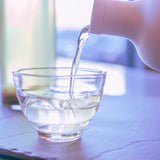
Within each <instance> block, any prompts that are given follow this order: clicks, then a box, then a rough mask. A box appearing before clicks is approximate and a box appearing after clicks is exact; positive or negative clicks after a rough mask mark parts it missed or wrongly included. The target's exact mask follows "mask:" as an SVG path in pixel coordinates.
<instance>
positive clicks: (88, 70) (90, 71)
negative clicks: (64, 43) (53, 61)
mask: <svg viewBox="0 0 160 160" xmlns="http://www.w3.org/2000/svg"><path fill="white" fill-rule="evenodd" d="M58 69H59V70H65V69H67V70H68V69H70V71H71V69H72V67H36V68H21V69H18V70H16V71H13V75H21V76H34V77H61V78H67V77H95V76H96V77H97V76H102V75H103V76H105V75H106V73H107V72H106V71H105V70H101V69H94V68H82V67H78V71H84V72H86V73H85V74H84V73H83V74H76V75H71V74H70V73H71V72H70V73H69V74H64V75H59V74H58V75H54V74H46V75H45V74H35V73H34V74H32V73H26V72H25V71H32V70H58Z"/></svg>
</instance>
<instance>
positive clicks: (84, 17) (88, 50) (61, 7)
mask: <svg viewBox="0 0 160 160" xmlns="http://www.w3.org/2000/svg"><path fill="white" fill-rule="evenodd" d="M55 2H56V54H57V56H63V57H69V58H73V57H74V55H75V51H76V45H77V38H78V36H79V33H80V31H81V29H82V28H83V27H85V26H86V25H88V24H89V23H90V19H91V10H92V6H93V0H67V1H66V0H56V1H55ZM81 59H83V60H87V61H95V62H104V63H112V64H120V65H125V66H129V67H137V68H144V67H145V66H144V64H143V62H142V61H141V60H140V59H139V57H138V55H137V53H136V50H135V47H134V46H133V45H132V44H131V43H130V42H129V41H128V40H127V39H125V38H122V37H114V36H110V35H93V34H90V36H89V38H88V40H87V42H86V44H85V46H84V48H83V51H82V54H81Z"/></svg>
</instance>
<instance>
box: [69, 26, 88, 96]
mask: <svg viewBox="0 0 160 160" xmlns="http://www.w3.org/2000/svg"><path fill="white" fill-rule="evenodd" d="M89 33H90V25H87V26H86V27H84V28H83V29H82V30H81V32H80V34H79V37H78V40H77V49H76V54H75V57H74V59H73V63H72V69H71V81H70V88H69V93H70V95H71V98H72V93H73V90H74V81H75V78H74V75H76V74H77V69H78V66H79V61H80V56H81V52H82V49H83V46H84V44H85V43H86V41H87V39H88V37H89Z"/></svg>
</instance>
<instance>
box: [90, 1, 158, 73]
mask: <svg viewBox="0 0 160 160" xmlns="http://www.w3.org/2000/svg"><path fill="white" fill-rule="evenodd" d="M91 33H95V34H109V35H115V36H121V37H126V38H127V39H129V40H130V41H131V42H132V43H133V44H134V45H135V47H136V49H137V52H138V54H139V56H140V58H141V59H142V61H143V62H144V63H145V64H146V65H148V66H149V67H151V68H153V69H154V70H157V71H160V0H136V1H120V0H95V1H94V5H93V11H92V18H91Z"/></svg>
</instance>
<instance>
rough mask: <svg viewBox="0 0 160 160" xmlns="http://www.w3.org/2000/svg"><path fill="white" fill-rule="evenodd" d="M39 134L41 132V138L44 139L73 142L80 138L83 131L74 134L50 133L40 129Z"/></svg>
mask: <svg viewBox="0 0 160 160" xmlns="http://www.w3.org/2000/svg"><path fill="white" fill-rule="evenodd" d="M38 134H39V137H40V139H42V140H45V141H49V142H57V143H61V142H72V141H75V140H77V139H79V138H80V137H81V135H82V131H78V132H76V133H72V134H61V133H59V134H58V133H56V134H55V133H53V134H49V133H44V132H39V131H38Z"/></svg>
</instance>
